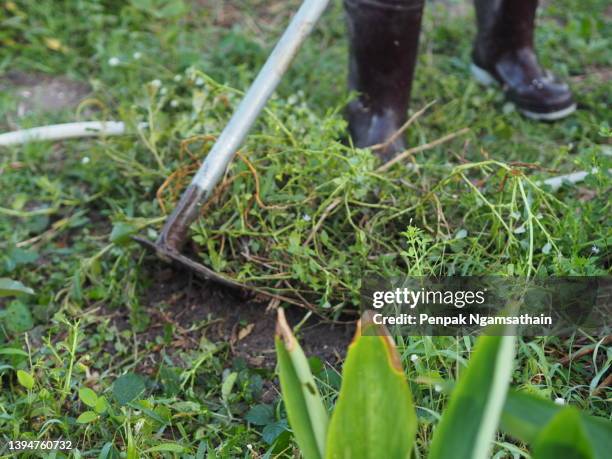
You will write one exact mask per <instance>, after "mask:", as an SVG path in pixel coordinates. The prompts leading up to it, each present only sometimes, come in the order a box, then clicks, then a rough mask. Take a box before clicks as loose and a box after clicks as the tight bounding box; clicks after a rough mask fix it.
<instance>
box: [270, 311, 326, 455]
mask: <svg viewBox="0 0 612 459" xmlns="http://www.w3.org/2000/svg"><path fill="white" fill-rule="evenodd" d="M275 341H276V355H277V358H278V367H279V377H280V384H281V389H282V394H283V400H284V402H285V407H286V409H287V417H288V418H289V424H290V425H291V428H292V429H293V435H294V436H295V439H296V441H297V443H298V445H299V446H300V449H301V450H302V455H303V456H304V458H305V459H321V458H322V457H323V456H324V452H325V435H326V432H327V423H328V419H327V411H326V410H325V406H323V401H322V400H321V396H320V395H319V391H318V389H317V386H316V384H315V381H314V378H313V376H312V373H311V372H310V367H309V365H308V360H307V359H306V356H305V355H304V352H303V351H302V348H301V347H300V345H299V344H298V342H297V340H296V339H295V336H293V333H292V332H291V330H290V328H289V325H288V324H287V321H286V319H285V314H284V312H283V309H282V308H279V309H278V321H277V324H276V338H275Z"/></svg>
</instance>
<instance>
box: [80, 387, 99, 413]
mask: <svg viewBox="0 0 612 459" xmlns="http://www.w3.org/2000/svg"><path fill="white" fill-rule="evenodd" d="M79 398H80V399H81V401H82V402H83V403H84V404H85V405H87V406H90V407H92V408H93V407H95V406H96V403H97V402H98V396H97V395H96V393H95V392H94V391H93V390H91V389H90V388H89V387H84V388H82V389H79Z"/></svg>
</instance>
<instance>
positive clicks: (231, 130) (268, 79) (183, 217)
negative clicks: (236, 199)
mask: <svg viewBox="0 0 612 459" xmlns="http://www.w3.org/2000/svg"><path fill="white" fill-rule="evenodd" d="M328 3H329V0H304V2H303V3H302V5H301V6H300V9H299V10H298V11H297V13H296V14H295V16H294V17H293V19H292V20H291V23H290V24H289V26H288V27H287V29H286V30H285V32H284V33H283V35H282V37H281V38H280V40H279V41H278V43H277V44H276V46H275V47H274V50H273V51H272V54H270V56H269V57H268V60H267V61H266V63H265V64H264V66H263V67H262V69H261V70H260V72H259V74H258V75H257V78H256V79H255V81H254V82H253V84H252V85H251V87H250V88H249V90H248V91H247V93H246V94H245V96H244V98H243V99H242V101H241V102H240V105H238V108H237V109H236V111H235V112H234V114H233V115H232V118H231V119H230V121H229V123H228V124H227V126H225V129H223V132H222V133H221V135H220V136H219V138H218V139H217V141H216V142H215V144H214V145H213V147H212V149H211V151H210V152H209V153H208V156H207V157H206V160H205V161H204V163H203V164H202V165H201V166H200V169H199V170H198V172H197V173H196V175H195V176H194V178H193V180H192V182H191V184H190V185H189V187H188V188H187V189H186V190H185V192H184V193H183V196H182V197H181V200H180V201H179V203H178V205H177V207H176V208H175V210H174V211H173V212H172V214H171V215H170V216H169V217H168V219H167V220H166V224H165V225H164V228H163V230H162V233H161V235H160V238H159V240H158V242H157V244H158V245H161V246H164V247H165V248H167V249H171V250H176V251H179V250H180V248H181V247H182V245H183V243H184V239H185V237H186V233H187V229H188V228H189V225H191V223H192V222H193V221H194V220H195V219H196V218H197V217H198V215H199V208H200V206H201V205H202V203H203V202H204V201H205V200H206V199H208V197H209V196H210V195H211V193H212V191H213V189H214V188H215V186H216V185H217V183H218V182H219V180H221V178H222V177H223V175H224V174H225V171H226V169H227V166H228V165H229V163H230V161H231V160H232V159H233V157H234V155H235V154H236V152H237V151H238V148H239V147H240V145H241V144H242V142H243V141H244V139H245V137H246V135H247V133H248V132H249V130H250V129H251V127H252V126H253V123H254V122H255V120H256V119H257V116H258V115H259V113H261V111H262V110H263V108H264V106H265V105H266V102H267V101H268V99H269V98H270V96H271V95H272V93H273V92H274V90H275V89H276V87H277V86H278V83H279V82H280V80H281V78H282V76H283V75H284V73H285V72H286V71H287V68H288V67H289V64H290V63H291V61H292V60H293V58H294V57H295V55H296V53H297V51H298V50H299V48H300V45H301V44H302V43H303V42H304V40H305V39H306V37H307V36H308V35H309V34H310V32H311V31H312V29H313V28H314V26H315V24H316V22H317V21H318V20H319V18H320V17H321V15H322V14H323V12H324V11H325V8H326V7H327V5H328Z"/></svg>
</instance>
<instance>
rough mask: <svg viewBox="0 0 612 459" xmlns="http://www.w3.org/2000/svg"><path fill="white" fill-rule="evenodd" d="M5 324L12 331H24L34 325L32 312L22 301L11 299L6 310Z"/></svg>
mask: <svg viewBox="0 0 612 459" xmlns="http://www.w3.org/2000/svg"><path fill="white" fill-rule="evenodd" d="M3 320H4V324H5V326H6V328H7V330H8V331H10V332H12V333H24V332H27V331H28V330H30V329H31V328H32V327H34V320H33V319H32V313H31V312H30V308H28V307H27V306H26V305H25V304H23V303H22V302H21V301H16V300H15V301H11V303H10V304H9V305H8V307H7V308H6V310H5V311H4V318H3Z"/></svg>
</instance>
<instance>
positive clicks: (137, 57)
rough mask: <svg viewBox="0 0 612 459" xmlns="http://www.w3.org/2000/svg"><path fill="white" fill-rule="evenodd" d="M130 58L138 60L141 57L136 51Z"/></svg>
mask: <svg viewBox="0 0 612 459" xmlns="http://www.w3.org/2000/svg"><path fill="white" fill-rule="evenodd" d="M132 57H133V58H134V59H136V60H138V59H140V58H141V57H142V53H141V52H140V51H136V52H135V53H134V54H132Z"/></svg>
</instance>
